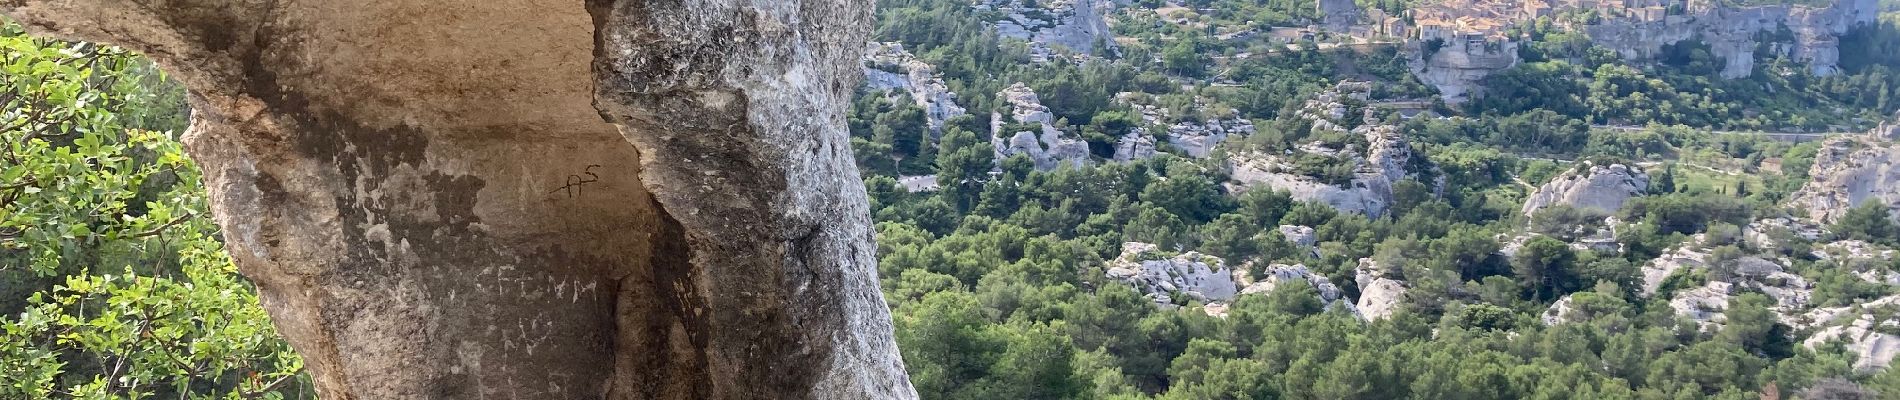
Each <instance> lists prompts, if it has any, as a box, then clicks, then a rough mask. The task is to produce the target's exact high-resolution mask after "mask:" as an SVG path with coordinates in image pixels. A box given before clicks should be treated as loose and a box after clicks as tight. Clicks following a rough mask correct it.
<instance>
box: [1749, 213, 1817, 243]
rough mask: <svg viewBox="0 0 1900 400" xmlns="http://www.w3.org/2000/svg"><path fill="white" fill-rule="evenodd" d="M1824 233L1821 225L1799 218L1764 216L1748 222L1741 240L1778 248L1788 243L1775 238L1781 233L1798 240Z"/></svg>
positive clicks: (1814, 237)
mask: <svg viewBox="0 0 1900 400" xmlns="http://www.w3.org/2000/svg"><path fill="white" fill-rule="evenodd" d="M1826 233H1827V231H1826V230H1824V229H1821V227H1819V226H1816V225H1814V224H1812V223H1809V222H1808V221H1804V220H1800V219H1795V218H1788V217H1779V218H1764V219H1761V220H1757V221H1755V222H1753V223H1750V224H1748V227H1747V230H1745V231H1743V232H1742V240H1744V241H1745V242H1747V243H1748V245H1750V246H1754V247H1755V248H1758V249H1778V248H1781V247H1782V246H1786V245H1788V243H1782V242H1781V241H1780V240H1779V239H1776V237H1777V236H1780V235H1782V234H1787V235H1792V237H1793V238H1795V239H1798V240H1808V241H1814V240H1819V239H1821V236H1822V235H1824V234H1826Z"/></svg>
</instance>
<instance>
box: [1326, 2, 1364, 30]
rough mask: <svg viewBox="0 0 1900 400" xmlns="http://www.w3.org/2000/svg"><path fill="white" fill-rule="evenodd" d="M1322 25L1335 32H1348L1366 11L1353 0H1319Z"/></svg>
mask: <svg viewBox="0 0 1900 400" xmlns="http://www.w3.org/2000/svg"><path fill="white" fill-rule="evenodd" d="M1318 4H1319V16H1320V26H1321V27H1324V28H1326V30H1329V31H1333V32H1346V30H1347V29H1348V28H1352V26H1353V25H1356V24H1358V23H1359V20H1360V19H1362V18H1363V17H1365V13H1364V12H1363V11H1360V10H1359V4H1358V3H1356V2H1354V1H1352V0H1318Z"/></svg>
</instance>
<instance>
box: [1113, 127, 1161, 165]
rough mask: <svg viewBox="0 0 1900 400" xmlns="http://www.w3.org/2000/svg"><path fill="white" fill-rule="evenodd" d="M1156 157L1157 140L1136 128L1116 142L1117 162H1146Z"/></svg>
mask: <svg viewBox="0 0 1900 400" xmlns="http://www.w3.org/2000/svg"><path fill="white" fill-rule="evenodd" d="M1154 156H1155V138H1154V137H1153V136H1148V132H1146V131H1143V130H1142V129H1141V128H1135V129H1134V130H1132V131H1130V132H1128V134H1126V135H1122V137H1121V138H1120V139H1116V140H1115V162H1129V161H1136V160H1146V159H1149V158H1153V157H1154Z"/></svg>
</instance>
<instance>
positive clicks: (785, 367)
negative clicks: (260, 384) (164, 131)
mask: <svg viewBox="0 0 1900 400" xmlns="http://www.w3.org/2000/svg"><path fill="white" fill-rule="evenodd" d="M741 4H743V5H741ZM870 9H871V2H870V1H868V0H795V1H794V0H787V1H777V2H770V3H765V2H754V3H740V4H735V3H733V2H715V1H705V0H684V1H671V2H651V1H641V0H620V1H614V0H601V1H589V2H548V1H537V0H487V1H446V2H444V1H428V2H424V1H415V0H384V1H361V0H282V1H270V2H258V1H218V0H176V1H160V2H156V3H153V2H124V1H106V0H58V1H54V0H18V1H7V2H0V13H5V14H6V15H8V16H9V17H12V18H14V19H16V20H18V21H20V22H21V23H23V24H25V25H26V26H28V27H29V28H30V29H32V30H34V31H36V32H40V33H45V34H52V35H56V36H61V37H66V38H73V39H85V40H97V41H106V42H112V43H116V44H120V45H123V46H126V47H129V48H132V49H136V50H139V51H142V52H144V53H146V54H148V55H151V56H152V57H153V58H154V59H156V60H157V61H158V62H159V63H160V64H161V65H162V66H164V67H165V68H166V69H167V70H168V71H170V72H172V73H173V74H174V76H176V77H178V78H179V79H180V80H182V81H183V82H185V84H186V85H188V86H189V87H190V89H191V102H192V105H193V107H194V108H195V109H196V112H195V113H194V121H193V122H192V126H191V130H190V132H189V133H188V134H187V135H186V139H185V141H186V145H187V148H188V150H189V151H190V152H191V154H192V155H193V157H194V158H195V160H196V161H197V162H198V163H200V165H201V166H202V167H203V170H204V172H205V181H206V182H205V184H206V186H207V187H208V189H209V192H210V198H211V203H212V204H211V208H212V211H213V212H214V214H215V216H216V218H217V220H218V222H219V223H220V224H221V225H222V226H223V227H224V228H225V230H224V232H225V239H226V243H227V245H228V247H229V249H230V250H231V252H232V255H233V257H234V258H235V260H236V262H237V264H238V266H239V268H240V269H241V270H242V272H243V273H244V274H245V275H247V276H249V277H251V278H252V279H253V280H254V281H256V282H257V286H258V290H259V292H260V294H261V298H262V300H263V302H264V307H265V308H266V309H268V310H269V311H270V312H271V314H272V316H273V317H274V321H275V322H276V324H277V325H278V327H279V328H280V331H281V332H283V333H284V335H285V336H286V338H288V339H289V340H290V342H291V344H292V345H293V346H295V347H296V349H297V350H298V351H299V352H300V353H302V354H303V355H304V356H305V360H306V362H307V363H308V367H309V369H310V372H311V374H312V376H313V378H314V379H315V381H316V385H317V390H318V392H319V395H320V396H322V397H323V398H326V399H464V398H503V397H506V398H523V399H574V398H607V399H702V398H713V399H752V398H914V397H915V394H914V393H913V392H912V390H911V388H910V385H909V383H908V381H907V378H906V377H905V372H904V367H903V364H902V362H901V361H900V360H899V358H898V353H897V350H896V348H895V346H894V342H893V341H892V339H891V336H890V332H891V328H890V322H889V312H888V311H887V310H886V309H885V305H884V302H883V301H882V299H881V298H880V296H879V294H878V290H877V287H876V284H877V279H876V276H875V271H876V270H875V265H874V264H875V263H874V260H873V259H872V258H873V254H874V249H873V244H872V241H871V233H870V229H869V217H868V215H866V214H867V212H866V205H865V198H864V194H863V186H862V184H860V183H859V181H858V179H859V178H858V173H857V170H856V169H855V167H854V166H853V165H852V161H851V160H852V157H851V156H850V154H849V150H848V146H847V143H846V133H845V132H844V128H843V127H844V122H843V118H844V117H843V112H844V107H845V104H846V101H847V99H848V98H849V96H850V95H851V92H852V89H853V88H855V87H856V84H857V79H859V77H860V76H861V74H862V72H861V71H860V70H859V68H858V59H859V57H860V56H861V53H862V52H863V49H864V40H865V38H866V37H867V36H868V30H869V27H870V17H871V10H870ZM603 117H606V118H607V120H608V121H611V123H609V122H603Z"/></svg>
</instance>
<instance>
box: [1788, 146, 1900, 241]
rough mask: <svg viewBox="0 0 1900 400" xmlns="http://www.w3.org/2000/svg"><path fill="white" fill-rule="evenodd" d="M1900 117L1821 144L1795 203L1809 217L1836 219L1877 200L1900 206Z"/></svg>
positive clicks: (1793, 197)
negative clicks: (1898, 138)
mask: <svg viewBox="0 0 1900 400" xmlns="http://www.w3.org/2000/svg"><path fill="white" fill-rule="evenodd" d="M1896 133H1900V122H1889V123H1886V124H1882V125H1881V126H1880V127H1879V128H1876V129H1874V131H1873V132H1869V133H1868V134H1866V135H1861V136H1859V137H1839V138H1834V139H1830V140H1828V141H1827V143H1826V144H1823V145H1821V150H1820V151H1819V152H1818V153H1817V154H1815V156H1814V166H1813V167H1812V168H1811V169H1810V170H1809V172H1808V176H1810V177H1812V178H1811V179H1812V180H1811V181H1808V184H1807V185H1805V186H1802V187H1801V190H1800V191H1797V192H1795V193H1794V195H1793V196H1791V200H1789V202H1788V203H1789V205H1790V207H1791V208H1793V209H1796V210H1807V212H1808V215H1807V217H1808V218H1812V219H1814V220H1816V221H1819V222H1821V223H1824V224H1832V223H1834V222H1835V221H1838V220H1839V219H1840V218H1841V216H1844V215H1847V210H1848V209H1850V208H1853V207H1854V206H1858V205H1861V204H1862V203H1867V202H1874V203H1878V204H1882V205H1885V206H1887V207H1888V208H1889V209H1896V210H1900V168H1896V165H1895V164H1896V163H1900V143H1895V142H1893V140H1894V138H1895V134H1896Z"/></svg>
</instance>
